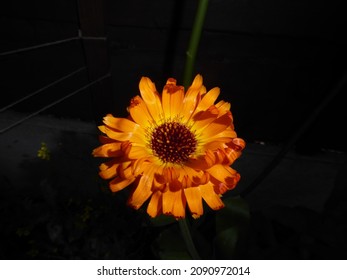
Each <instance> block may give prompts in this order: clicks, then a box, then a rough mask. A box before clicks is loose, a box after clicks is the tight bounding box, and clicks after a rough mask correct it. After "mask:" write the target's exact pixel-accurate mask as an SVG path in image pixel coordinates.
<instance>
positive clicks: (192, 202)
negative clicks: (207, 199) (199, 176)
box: [184, 187, 204, 218]
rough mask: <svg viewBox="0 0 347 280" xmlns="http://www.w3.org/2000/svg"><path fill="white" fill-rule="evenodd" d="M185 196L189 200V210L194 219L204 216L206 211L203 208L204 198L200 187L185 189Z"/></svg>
mask: <svg viewBox="0 0 347 280" xmlns="http://www.w3.org/2000/svg"><path fill="white" fill-rule="evenodd" d="M184 194H185V196H186V199H187V204H188V207H189V210H190V212H191V213H192V214H194V217H196V218H197V217H199V216H201V215H202V214H203V212H204V210H203V207H202V197H201V192H200V188H199V187H193V188H187V189H184Z"/></svg>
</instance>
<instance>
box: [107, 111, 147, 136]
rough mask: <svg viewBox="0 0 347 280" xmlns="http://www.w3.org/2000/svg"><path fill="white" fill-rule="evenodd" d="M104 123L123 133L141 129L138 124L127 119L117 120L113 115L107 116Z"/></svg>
mask: <svg viewBox="0 0 347 280" xmlns="http://www.w3.org/2000/svg"><path fill="white" fill-rule="evenodd" d="M103 122H104V124H106V125H107V126H109V127H111V128H114V129H117V130H119V131H123V132H135V131H137V130H138V129H141V127H140V125H138V124H137V123H135V122H133V121H131V120H129V119H125V118H115V117H114V116H112V115H111V114H108V115H106V116H105V117H104V121H103ZM142 133H143V132H142Z"/></svg>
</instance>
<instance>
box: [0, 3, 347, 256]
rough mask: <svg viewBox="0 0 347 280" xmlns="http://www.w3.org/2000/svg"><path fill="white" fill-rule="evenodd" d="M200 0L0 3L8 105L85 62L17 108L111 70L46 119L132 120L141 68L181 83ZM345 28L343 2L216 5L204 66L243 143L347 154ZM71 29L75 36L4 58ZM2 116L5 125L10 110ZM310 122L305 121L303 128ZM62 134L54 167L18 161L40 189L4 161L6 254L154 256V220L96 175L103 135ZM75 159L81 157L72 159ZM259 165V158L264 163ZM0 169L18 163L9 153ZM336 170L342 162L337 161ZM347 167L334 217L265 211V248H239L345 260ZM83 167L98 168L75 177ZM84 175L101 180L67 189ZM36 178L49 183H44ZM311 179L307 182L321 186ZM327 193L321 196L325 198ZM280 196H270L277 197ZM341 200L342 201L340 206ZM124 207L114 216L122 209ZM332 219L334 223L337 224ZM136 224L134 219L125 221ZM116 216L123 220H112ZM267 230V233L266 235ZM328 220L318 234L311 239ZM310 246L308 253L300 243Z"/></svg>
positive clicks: (32, 106) (208, 23) (38, 104)
mask: <svg viewBox="0 0 347 280" xmlns="http://www.w3.org/2000/svg"><path fill="white" fill-rule="evenodd" d="M197 4H198V1H196V0H165V1H162V0H151V1H145V0H123V1H110V0H104V1H92V0H88V1H87V0H85V1H82V0H81V1H71V0H60V1H43V0H34V1H23V0H17V1H6V2H3V3H2V4H1V9H0V34H1V36H0V40H1V41H0V53H1V56H0V71H1V80H0V92H1V97H2V98H1V100H0V108H2V107H4V106H6V105H8V104H10V103H12V102H15V101H16V100H18V99H20V98H23V97H24V96H26V95H28V94H30V93H32V92H34V91H36V90H38V89H40V88H42V87H44V86H46V85H47V84H50V83H52V82H54V81H56V80H57V79H59V78H61V77H62V76H64V75H67V74H69V73H71V72H73V71H75V70H76V69H79V68H80V67H86V69H85V70H83V71H81V72H79V73H78V74H76V75H74V76H73V77H70V78H69V79H67V80H65V81H64V82H62V83H59V84H57V85H54V86H52V87H50V88H49V90H44V91H42V93H40V94H38V95H37V96H35V97H33V98H31V99H28V100H26V101H24V102H22V103H20V104H17V105H15V106H13V107H12V108H11V110H13V111H14V112H16V113H23V114H24V115H25V114H29V113H33V112H36V111H37V110H39V109H40V108H42V107H43V106H46V105H47V104H49V103H51V102H54V101H55V100H57V99H59V98H61V97H63V96H65V95H67V94H69V93H71V92H73V91H75V90H78V89H79V88H81V87H83V86H85V85H86V84H88V83H89V82H91V81H94V80H96V79H97V78H99V77H101V76H103V75H105V74H107V73H109V72H110V73H111V76H110V77H109V78H107V79H105V80H103V81H102V82H101V83H98V84H96V85H95V86H93V87H89V88H88V89H86V90H83V91H81V92H79V93H78V94H76V95H74V96H73V97H71V98H69V99H67V100H65V101H64V102H61V103H59V104H57V105H55V106H53V107H51V108H49V109H47V110H45V111H44V112H42V113H41V114H40V116H43V117H46V116H49V117H53V118H55V119H57V120H64V119H72V120H79V121H83V122H87V123H92V124H98V123H100V121H101V118H102V116H103V115H104V114H106V113H113V114H114V115H117V116H120V117H123V116H126V106H128V104H129V100H130V98H131V97H133V96H134V95H137V94H139V91H138V83H139V80H140V78H141V76H148V77H150V78H151V80H152V81H153V82H155V84H156V86H157V89H158V90H159V91H161V89H162V86H163V85H164V84H165V82H166V79H167V78H168V77H174V78H176V79H177V80H178V83H180V84H182V82H183V81H182V80H183V69H184V65H185V59H186V56H185V52H186V49H187V46H188V41H189V37H190V32H191V28H192V25H193V21H194V16H195V12H196V9H197ZM346 27H347V17H346V12H345V9H344V7H343V1H336V0H335V1H329V2H327V1H323V0H318V1H307V0H305V1H302V0H295V1H288V0H287V1H285V0H280V1H275V0H262V1H253V0H243V1H233V0H210V3H209V7H208V11H207V15H206V20H205V24H204V28H203V32H202V36H201V41H200V47H199V51H198V57H197V61H196V66H195V73H194V74H196V73H200V74H202V76H203V78H204V84H205V86H206V88H207V89H210V88H212V87H215V86H218V87H220V88H221V95H220V99H224V100H226V101H228V102H230V103H231V110H232V113H233V115H234V121H235V128H236V131H237V133H238V135H239V136H240V137H242V138H243V139H245V140H246V142H247V143H249V144H251V143H259V142H261V143H266V144H269V145H275V146H276V145H283V144H284V145H285V144H286V143H291V144H292V146H291V148H294V150H295V152H296V154H295V157H294V159H295V160H296V156H297V155H300V156H317V155H318V157H319V159H318V161H319V162H329V163H330V156H331V155H330V154H329V159H328V160H327V161H325V160H326V158H325V154H324V153H323V152H322V151H337V152H338V153H339V155H340V154H341V153H342V154H343V153H345V152H346V145H345V138H344V137H343V136H342V133H343V132H344V128H345V124H344V120H345V119H346V110H345V108H344V107H345V106H344V104H345V102H344V99H343V97H344V95H345V92H346V90H347V87H346V85H345V84H342V85H341V84H340V86H338V85H339V83H340V82H341V81H344V79H346V78H345V73H346V65H347V54H346V39H345V38H346V32H345V30H346ZM79 34H81V35H82V36H83V37H98V38H100V37H101V38H106V40H93V39H86V38H85V39H84V40H81V39H78V38H77V36H78V35H79ZM69 38H75V39H72V40H69V41H67V42H63V43H59V44H52V45H50V46H45V47H40V48H37V49H33V50H30V51H24V50H23V51H20V52H16V53H12V54H9V53H8V52H9V51H12V50H20V49H22V48H26V47H31V46H38V45H40V44H45V43H49V42H57V41H59V40H65V39H69ZM336 89H337V90H336ZM329 97H331V98H330V99H329ZM317 109H318V113H317ZM314 112H316V114H314ZM0 114H2V116H1V115H0V118H3V120H5V116H6V114H4V113H3V112H2V113H0ZM312 116H313V117H312ZM307 120H310V121H309V122H307ZM43 122H44V121H43ZM48 123H50V122H48ZM71 123H73V122H71ZM303 124H306V125H305V129H301V128H302V125H303ZM71 126H73V125H72V124H71ZM62 130H63V131H62V132H61V134H60V135H59V139H58V140H57V143H59V145H57V147H56V148H54V149H53V151H52V153H53V158H54V160H52V161H50V162H49V164H45V163H43V162H42V160H39V159H37V158H36V159H34V160H31V159H30V158H24V160H23V161H22V162H21V163H20V167H21V169H20V170H21V172H22V171H23V170H24V171H23V172H22V173H23V174H25V175H24V177H25V178H26V179H27V180H28V181H25V184H24V185H29V186H32V187H33V189H34V190H35V191H33V192H32V191H31V189H30V188H27V189H26V190H25V191H21V192H20V194H18V192H17V191H15V190H14V189H16V188H13V182H12V181H11V180H10V179H11V176H10V175H8V173H6V172H7V171H6V172H5V171H4V170H7V169H6V168H2V170H3V175H2V177H1V178H2V185H3V186H4V190H5V191H4V192H3V195H4V196H3V200H2V204H1V211H2V214H4V215H3V218H2V224H3V225H9V224H11V225H12V227H7V230H5V231H3V233H2V234H3V240H8V242H7V244H5V243H4V244H2V245H1V246H2V247H1V248H2V252H3V253H2V255H0V256H1V257H2V258H129V259H131V258H157V257H158V255H156V254H154V253H153V252H150V249H148V246H149V245H148V244H150V243H151V242H150V241H151V240H154V239H155V238H156V236H158V232H159V231H158V229H154V230H153V229H151V228H150V227H147V228H145V229H144V228H143V219H142V218H141V216H139V214H138V213H134V212H133V211H131V210H129V209H127V208H126V209H124V205H123V203H124V201H123V200H124V199H125V198H124V197H126V195H124V196H123V195H119V196H116V197H115V196H111V195H110V194H109V193H108V192H107V191H106V189H107V187H106V186H105V182H101V181H100V180H99V179H98V178H97V171H95V170H97V164H98V163H99V161H96V160H94V159H92V163H90V151H91V150H92V149H93V147H95V145H97V137H96V135H97V131H95V132H94V133H93V134H91V135H89V136H88V137H89V138H87V140H86V139H85V138H84V136H81V135H87V134H88V133H86V132H85V130H83V129H81V131H75V132H71V131H72V130H73V129H70V128H69V127H68V126H67V127H66V128H62ZM298 132H299V133H298ZM30 133H31V134H30ZM34 133H35V132H34V131H32V132H26V134H24V139H22V140H23V142H24V144H25V145H27V146H30V141H31V140H30V139H32V135H33V134H34ZM43 135H44V133H43ZM2 137H3V138H2V140H1V141H4V143H5V142H6V141H7V139H10V137H12V136H11V134H7V133H4V134H3V135H2ZM6 137H7V138H6ZM293 139H294V140H295V141H294V140H293ZM25 140H27V142H25ZM81 142H83V145H80V143H81ZM6 143H7V142H6ZM21 143H22V142H21ZM76 143H77V144H76ZM25 145H24V146H25ZM22 147H23V146H21V148H22ZM276 147H277V146H276ZM7 148H8V147H6V149H7ZM253 148H254V147H253ZM4 149H5V147H4ZM257 149H258V148H255V150H252V146H250V151H251V153H253V152H254V153H253V154H252V155H253V156H254V159H255V158H257V157H256V156H257V155H259V153H258V150H257ZM270 150H271V149H270ZM261 153H262V151H261V152H260V154H261ZM71 155H72V156H73V157H74V160H75V159H76V158H78V160H82V161H83V162H84V163H83V164H82V165H75V164H76V162H75V161H74V160H71V158H70V156H71ZM263 155H264V154H263ZM275 155H276V153H273V152H272V150H271V151H270V152H269V153H268V151H267V150H266V152H265V156H264V157H263V158H264V159H265V160H264V162H266V163H268V162H269V158H271V157H274V156H275ZM322 157H323V160H322ZM248 158H250V157H248ZM251 158H252V157H251ZM258 159H259V158H258ZM93 160H94V161H93ZM262 160H263V159H261V160H260V161H259V162H260V163H262V164H263V163H264V162H262ZM309 160H312V161H313V160H316V158H314V159H312V158H310V159H309ZM333 161H334V160H333ZM260 163H259V165H257V164H248V163H247V158H246V159H245V161H241V164H240V166H241V167H242V166H244V167H245V166H247V167H250V168H249V169H251V170H261V169H262V168H263V167H264V164H263V165H261V164H260ZM335 163H336V162H335ZM339 163H340V161H339ZM0 164H1V165H2V166H3V167H6V166H10V165H8V161H7V159H5V156H4V154H2V160H1V162H0ZM77 166H79V167H77ZM330 167H331V169H332V170H334V168H335V165H331V166H330V165H329V168H330ZM10 168H11V167H8V170H10ZM77 168H79V170H78V171H76V170H75V169H77ZM329 168H328V169H329ZM241 169H242V168H241ZM303 170H306V169H304V168H303ZM329 170H330V169H329ZM343 170H344V169H342V171H340V173H339V175H338V176H337V177H336V180H335V177H333V178H331V181H334V182H335V183H334V184H336V186H337V185H338V186H339V188H338V191H337V192H334V193H333V195H332V196H331V197H329V198H330V199H331V198H333V200H330V202H329V203H328V204H329V205H330V206H329V207H332V208H331V209H334V210H333V213H334V214H331V213H332V212H329V213H330V214H327V215H326V214H324V215H323V216H322V215H321V214H317V213H316V212H311V210H307V208H300V207H299V208H295V209H294V210H293V209H291V208H288V207H287V206H285V207H283V206H281V207H279V208H276V207H277V206H276V207H275V208H274V209H273V208H271V207H270V210H269V208H267V209H266V211H265V212H255V213H254V217H255V219H254V221H253V222H254V225H253V226H254V227H255V228H256V229H257V230H258V231H259V232H260V233H259V235H257V237H256V238H255V240H256V241H254V240H253V239H252V240H253V241H252V242H255V243H256V244H258V245H257V246H255V245H254V244H250V245H249V246H250V247H251V249H250V252H253V253H250V255H243V257H245V258H247V257H253V258H324V256H325V255H324V254H326V256H327V258H330V259H331V258H334V257H336V256H337V253H336V250H337V249H336V248H338V247H341V248H347V244H346V242H345V241H343V240H344V238H343V237H342V235H341V236H339V237H338V238H335V237H336V232H342V230H341V228H342V229H343V230H346V225H345V224H344V223H343V224H342V225H341V224H340V215H342V214H341V213H343V211H346V209H345V207H344V206H343V205H344V204H336V203H335V202H336V199H338V198H339V197H340V199H341V197H342V198H343V199H345V198H346V196H341V193H340V191H342V192H345V191H344V188H343V186H344V185H345V179H344V176H343V172H344V171H343ZM80 172H81V173H83V172H84V174H88V176H86V177H83V176H81V177H80V176H77V175H76V174H79V173H80ZM14 173H15V172H14ZM244 173H245V172H244ZM91 174H93V176H94V177H93V176H92V175H91ZM280 174H282V173H280ZM306 174H312V177H316V179H317V181H319V180H320V183H321V184H322V182H325V181H324V180H325V178H323V179H322V177H324V174H330V173H329V172H327V173H326V170H324V169H317V170H316V169H311V173H310V172H308V173H306ZM331 174H335V173H334V172H332V173H331ZM286 176H288V174H283V176H282V177H281V175H278V178H279V179H280V180H283V182H281V183H279V184H280V185H286V183H287V182H290V180H287V179H286V178H287V177H286ZM329 176H331V175H328V177H329ZM245 177H247V176H245ZM9 178H10V179H9ZM28 178H29V179H28ZM47 178H48V179H47ZM81 178H82V182H83V183H84V184H85V186H86V185H87V184H91V185H89V186H88V187H87V188H86V189H87V190H88V191H87V192H85V193H83V192H82V191H80V189H79V191H76V190H72V189H73V188H71V185H72V186H75V185H77V184H79V183H81ZM328 179H329V180H330V178H328ZM246 181H247V178H246ZM249 181H250V180H248V181H247V182H249ZM88 182H89V183H88ZM37 184H39V185H40V187H39V188H35V186H36V185H37ZM315 184H316V183H314V182H312V183H311V189H312V188H314V187H315ZM61 186H63V187H62V188H61ZM317 186H320V185H319V183H317ZM16 187H17V186H16ZM299 187H300V184H298V188H299ZM323 187H324V186H323ZM317 188H318V187H317ZM96 189H98V191H96ZM308 189H310V187H308ZM100 190H101V191H100ZM95 192H96V193H95ZM81 193H83V194H82V195H81ZM295 195H297V194H294V192H293V197H292V198H293V201H296V200H300V198H298V199H297V198H296V197H295ZM329 195H330V193H328V194H327V193H324V199H328V196H329ZM270 197H271V192H270V195H269V197H268V199H269V201H270V200H271V199H270ZM255 198H257V196H255ZM115 200H116V202H117V203H114V202H115ZM254 200H256V199H254V198H253V201H254ZM273 200H275V199H274V198H273ZM249 201H252V199H250V200H249ZM264 201H265V200H264ZM344 201H345V200H343V201H342V202H343V203H344ZM100 203H101V204H102V205H103V206H102V207H101V206H100V205H101V204H100ZM294 204H295V203H294ZM333 205H339V207H342V208H339V209H338V210H336V209H335V208H334V207H333ZM308 208H310V207H308ZM88 209H89V210H88ZM341 209H344V210H341ZM115 211H116V212H117V213H118V215H117V216H116V217H115V216H113V215H112V213H114V212H115ZM270 212H271V214H269V213H270ZM23 213H26V215H23ZM42 213H46V215H42ZM71 213H74V214H73V215H72V214H71ZM91 213H93V214H91ZM264 213H265V214H264ZM274 213H280V214H278V216H276V215H275V214H274ZM324 213H325V212H324ZM344 213H345V212H344ZM274 216H276V217H274ZM332 216H334V218H336V221H337V222H334V219H333V221H332V220H331V219H330V218H331V217H332ZM4 217H5V218H4ZM283 217H285V218H283ZM298 217H300V219H299V221H298ZM277 218H278V220H282V222H278V220H276V219H277ZM129 219H131V220H132V221H133V223H132V224H130V223H128V222H127V221H129ZM284 219H285V220H286V222H285V223H283V220H284ZM14 220H16V222H14ZM308 221H310V222H311V224H310V225H309V226H307V231H306V230H303V225H306V224H307V222H308ZM117 223H118V225H120V226H119V227H115V226H114V224H117ZM100 224H102V226H100ZM269 225H270V228H271V230H270V231H271V232H270V235H269V234H267V233H266V231H267V230H269V227H268V226H269ZM322 228H323V229H324V230H323V231H322V233H321V234H320V235H318V236H316V235H315V234H313V232H315V233H317V232H319V231H320V230H322ZM328 228H330V229H331V228H332V229H333V230H332V231H329V230H328ZM264 230H265V231H264ZM303 231H304V233H303ZM112 232H113V233H114V234H111V233H112ZM264 232H265V233H264ZM345 232H346V231H345ZM271 234H272V235H275V236H278V238H277V239H276V240H277V243H276V242H275V243H273V239H272V237H271ZM269 236H270V237H269ZM323 236H325V237H323ZM326 236H328V237H326ZM38 240H41V241H38ZM317 240H318V241H317ZM322 240H323V241H322ZM336 240H338V241H336ZM139 242H140V243H141V244H142V246H140V247H138V244H139ZM110 244H112V246H111V248H110ZM125 244H126V245H125ZM259 244H260V245H259ZM274 244H277V245H278V244H280V245H281V246H282V247H281V246H280V245H279V247H278V246H277V245H274ZM303 244H304V245H305V246H306V247H305V248H306V249H305V250H306V251H305V250H304V251H302V246H303ZM317 244H318V245H317ZM254 246H255V247H256V248H257V249H256V250H255V249H254V248H255V247H254ZM344 246H345V247H344ZM23 248H24V249H23ZM252 248H253V249H254V250H253V251H252ZM277 248H280V249H277ZM288 248H290V249H288ZM293 248H294V249H293ZM295 248H296V249H297V250H296V249H295ZM298 248H300V250H299V249H298ZM345 252H346V250H345ZM343 256H344V257H345V256H346V255H345V253H344V255H343Z"/></svg>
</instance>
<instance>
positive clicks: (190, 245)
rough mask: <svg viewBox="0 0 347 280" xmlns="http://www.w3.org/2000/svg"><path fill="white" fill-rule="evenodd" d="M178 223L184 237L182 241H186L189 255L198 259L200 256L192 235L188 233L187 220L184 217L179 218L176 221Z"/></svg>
mask: <svg viewBox="0 0 347 280" xmlns="http://www.w3.org/2000/svg"><path fill="white" fill-rule="evenodd" d="M178 224H179V226H180V230H181V233H182V236H183V239H184V242H185V243H186V246H187V249H188V251H189V253H190V255H191V257H192V258H193V260H200V259H201V258H200V256H199V253H198V252H197V250H196V248H195V245H194V242H193V239H192V235H191V234H190V229H189V225H188V221H187V219H186V218H184V219H180V220H179V221H178Z"/></svg>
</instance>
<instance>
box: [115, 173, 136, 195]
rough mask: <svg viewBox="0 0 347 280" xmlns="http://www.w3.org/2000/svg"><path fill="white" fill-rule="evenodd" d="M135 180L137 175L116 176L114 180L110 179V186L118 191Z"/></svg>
mask: <svg viewBox="0 0 347 280" xmlns="http://www.w3.org/2000/svg"><path fill="white" fill-rule="evenodd" d="M134 181H135V177H134V178H128V179H124V178H121V177H116V178H114V179H113V180H112V181H110V183H109V186H110V189H111V191H112V192H118V191H120V190H122V189H124V188H125V187H127V186H129V185H130V184H131V183H132V182H134Z"/></svg>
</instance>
